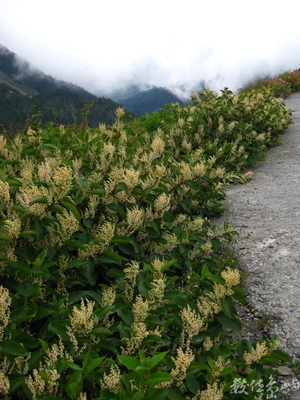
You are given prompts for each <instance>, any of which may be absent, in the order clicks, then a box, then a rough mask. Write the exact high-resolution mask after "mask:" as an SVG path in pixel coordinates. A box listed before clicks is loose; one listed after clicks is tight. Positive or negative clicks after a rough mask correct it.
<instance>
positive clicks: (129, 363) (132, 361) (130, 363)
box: [117, 355, 143, 371]
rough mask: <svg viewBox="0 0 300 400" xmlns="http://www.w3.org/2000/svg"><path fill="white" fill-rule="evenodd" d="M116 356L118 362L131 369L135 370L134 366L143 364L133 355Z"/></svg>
mask: <svg viewBox="0 0 300 400" xmlns="http://www.w3.org/2000/svg"><path fill="white" fill-rule="evenodd" d="M117 357H118V360H119V362H120V363H121V364H122V365H124V366H125V367H126V368H127V369H129V370H131V371H135V370H136V368H138V367H142V366H143V365H142V364H141V362H140V361H139V360H137V359H136V358H134V357H130V356H119V355H117Z"/></svg>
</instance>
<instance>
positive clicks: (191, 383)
mask: <svg viewBox="0 0 300 400" xmlns="http://www.w3.org/2000/svg"><path fill="white" fill-rule="evenodd" d="M185 384H186V387H187V388H188V389H189V391H190V392H192V393H196V392H197V391H198V390H199V389H200V386H199V383H198V381H197V379H196V378H195V376H194V375H187V377H186V378H185Z"/></svg>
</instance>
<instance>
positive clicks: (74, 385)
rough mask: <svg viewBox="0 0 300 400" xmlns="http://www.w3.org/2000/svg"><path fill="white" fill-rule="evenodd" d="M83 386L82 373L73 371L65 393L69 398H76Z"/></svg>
mask: <svg viewBox="0 0 300 400" xmlns="http://www.w3.org/2000/svg"><path fill="white" fill-rule="evenodd" d="M82 386H83V381H82V373H81V372H80V371H75V372H74V373H73V374H72V375H71V377H70V378H69V380H68V384H67V394H68V396H69V397H70V398H71V399H75V398H76V399H77V398H78V395H79V393H80V392H81V389H82Z"/></svg>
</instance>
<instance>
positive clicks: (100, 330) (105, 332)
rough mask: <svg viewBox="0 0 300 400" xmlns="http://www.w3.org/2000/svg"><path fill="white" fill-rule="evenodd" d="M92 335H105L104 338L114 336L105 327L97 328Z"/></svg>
mask: <svg viewBox="0 0 300 400" xmlns="http://www.w3.org/2000/svg"><path fill="white" fill-rule="evenodd" d="M91 333H92V334H93V335H103V336H107V335H112V334H113V333H112V331H110V330H109V329H108V328H105V326H96V327H95V328H94V329H93V330H92V332H91Z"/></svg>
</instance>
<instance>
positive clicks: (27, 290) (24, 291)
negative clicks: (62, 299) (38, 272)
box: [17, 282, 40, 297]
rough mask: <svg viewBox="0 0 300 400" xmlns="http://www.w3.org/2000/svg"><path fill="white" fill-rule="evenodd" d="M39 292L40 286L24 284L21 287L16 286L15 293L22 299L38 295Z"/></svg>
mask: <svg viewBox="0 0 300 400" xmlns="http://www.w3.org/2000/svg"><path fill="white" fill-rule="evenodd" d="M39 290H40V285H39V284H38V283H34V284H32V283H30V282H24V283H22V284H21V285H18V287H17V292H18V293H19V294H21V295H22V296H24V297H31V296H34V295H36V294H37V293H38V291H39Z"/></svg>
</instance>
